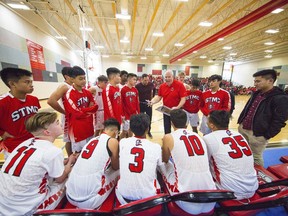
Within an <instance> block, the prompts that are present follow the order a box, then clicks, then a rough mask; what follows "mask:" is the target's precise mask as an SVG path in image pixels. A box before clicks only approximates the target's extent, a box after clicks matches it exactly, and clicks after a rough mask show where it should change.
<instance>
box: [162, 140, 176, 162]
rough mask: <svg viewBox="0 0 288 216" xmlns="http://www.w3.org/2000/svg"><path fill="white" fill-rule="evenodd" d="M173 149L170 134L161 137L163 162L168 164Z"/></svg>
mask: <svg viewBox="0 0 288 216" xmlns="http://www.w3.org/2000/svg"><path fill="white" fill-rule="evenodd" d="M173 147H174V141H173V137H172V136H171V134H166V135H165V136H164V137H163V145H162V160H163V162H165V163H168V161H169V159H170V156H171V151H172V149H173Z"/></svg>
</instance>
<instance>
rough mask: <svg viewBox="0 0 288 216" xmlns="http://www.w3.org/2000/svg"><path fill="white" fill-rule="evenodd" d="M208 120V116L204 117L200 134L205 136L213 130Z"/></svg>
mask: <svg viewBox="0 0 288 216" xmlns="http://www.w3.org/2000/svg"><path fill="white" fill-rule="evenodd" d="M207 122H208V118H207V116H205V115H203V117H202V121H201V125H200V129H199V130H200V132H201V133H203V135H206V134H209V133H211V132H212V130H211V129H210V128H209V127H208V125H207Z"/></svg>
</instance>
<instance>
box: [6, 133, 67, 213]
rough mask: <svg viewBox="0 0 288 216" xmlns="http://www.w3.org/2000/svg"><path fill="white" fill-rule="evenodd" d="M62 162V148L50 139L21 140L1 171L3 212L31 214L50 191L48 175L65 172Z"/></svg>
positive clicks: (56, 176) (54, 176)
mask: <svg viewBox="0 0 288 216" xmlns="http://www.w3.org/2000/svg"><path fill="white" fill-rule="evenodd" d="M63 161H64V156H63V153H62V151H61V149H59V148H57V147H55V146H54V145H53V143H51V142H49V141H46V140H40V139H35V138H31V139H28V140H26V141H24V142H23V143H21V144H20V145H19V146H18V147H17V148H16V149H15V150H14V151H13V152H12V153H11V154H10V156H9V157H8V159H7V160H6V161H5V163H4V165H3V167H2V169H1V172H0V206H1V207H0V215H25V214H27V215H32V214H33V213H34V212H35V211H36V210H37V208H38V206H39V205H40V204H42V202H43V201H44V200H45V197H46V194H48V193H49V192H50V191H49V190H50V188H49V187H48V186H47V185H48V178H49V177H51V178H58V177H60V176H61V175H62V174H63V171H64V164H63Z"/></svg>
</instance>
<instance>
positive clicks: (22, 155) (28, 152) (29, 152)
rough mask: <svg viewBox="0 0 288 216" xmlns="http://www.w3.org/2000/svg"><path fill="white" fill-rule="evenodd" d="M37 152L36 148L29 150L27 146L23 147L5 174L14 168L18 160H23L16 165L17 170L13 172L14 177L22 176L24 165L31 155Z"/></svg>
mask: <svg viewBox="0 0 288 216" xmlns="http://www.w3.org/2000/svg"><path fill="white" fill-rule="evenodd" d="M35 151H36V149H35V148H28V147H27V146H23V147H21V148H19V149H18V150H17V154H16V155H15V156H14V157H13V158H12V159H11V161H10V162H9V164H8V165H7V167H6V168H5V170H4V173H8V172H9V171H10V169H11V168H12V167H13V166H14V164H15V162H16V161H17V160H18V158H21V159H20V161H18V163H17V164H16V168H15V170H14V172H13V176H20V174H21V172H22V170H23V167H24V165H25V164H26V162H27V160H28V159H29V158H30V157H31V155H32V154H33V153H34V152H35Z"/></svg>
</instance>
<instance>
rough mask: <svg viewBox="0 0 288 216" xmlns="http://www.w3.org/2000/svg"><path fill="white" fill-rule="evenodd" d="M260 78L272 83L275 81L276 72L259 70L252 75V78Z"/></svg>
mask: <svg viewBox="0 0 288 216" xmlns="http://www.w3.org/2000/svg"><path fill="white" fill-rule="evenodd" d="M257 76H262V77H263V78H265V79H272V80H273V83H274V82H275V81H276V79H277V71H275V70H273V69H267V70H261V71H258V72H256V73H254V74H253V77H257Z"/></svg>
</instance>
